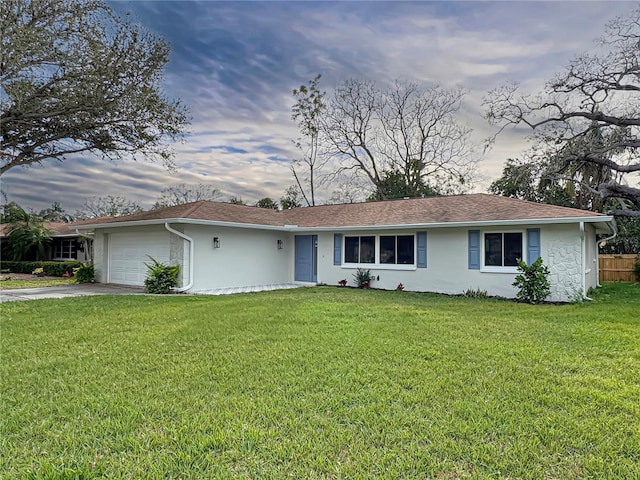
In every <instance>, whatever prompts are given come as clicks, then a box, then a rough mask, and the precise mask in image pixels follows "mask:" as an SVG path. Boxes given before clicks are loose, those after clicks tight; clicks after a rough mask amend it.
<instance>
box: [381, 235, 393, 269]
mask: <svg viewBox="0 0 640 480" xmlns="http://www.w3.org/2000/svg"><path fill="white" fill-rule="evenodd" d="M380 263H396V237H387V236H384V237H380Z"/></svg>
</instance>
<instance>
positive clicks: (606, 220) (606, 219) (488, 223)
mask: <svg viewBox="0 0 640 480" xmlns="http://www.w3.org/2000/svg"><path fill="white" fill-rule="evenodd" d="M612 221H614V220H613V217H612V216H610V215H598V216H590V217H562V218H526V219H517V220H484V221H468V222H434V223H403V224H393V225H345V226H327V227H304V226H298V225H282V226H280V225H264V224H256V223H235V222H222V221H217V220H200V219H192V218H163V219H153V220H134V221H130V222H109V223H96V224H85V225H78V226H77V227H76V228H77V229H78V230H94V229H100V228H122V227H134V226H146V225H163V224H165V223H184V224H191V225H210V226H218V227H233V228H248V229H259V230H272V231H280V232H282V231H285V232H287V231H288V232H293V231H314V232H328V231H342V230H351V231H358V230H400V229H417V228H455V227H458V228H464V227H493V226H505V225H506V226H509V225H513V226H518V225H531V224H536V225H544V224H566V223H578V222H586V223H597V224H603V225H605V226H606V228H607V230H610V229H611V227H610V225H609V224H610V223H611V222H612Z"/></svg>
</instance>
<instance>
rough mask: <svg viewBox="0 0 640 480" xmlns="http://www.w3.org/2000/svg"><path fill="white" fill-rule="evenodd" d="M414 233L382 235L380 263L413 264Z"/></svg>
mask: <svg viewBox="0 0 640 480" xmlns="http://www.w3.org/2000/svg"><path fill="white" fill-rule="evenodd" d="M414 251H415V249H414V236H413V235H382V236H380V263H381V264H391V265H413V264H414V263H415V262H414Z"/></svg>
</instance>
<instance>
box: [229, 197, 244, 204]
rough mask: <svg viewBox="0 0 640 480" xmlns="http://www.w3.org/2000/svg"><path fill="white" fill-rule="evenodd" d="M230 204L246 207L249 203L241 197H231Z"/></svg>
mask: <svg viewBox="0 0 640 480" xmlns="http://www.w3.org/2000/svg"><path fill="white" fill-rule="evenodd" d="M229 203H231V204H233V205H246V204H247V202H246V201H244V200H243V199H242V198H241V197H236V196H233V197H230V198H229Z"/></svg>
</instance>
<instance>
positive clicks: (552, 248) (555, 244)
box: [541, 223, 583, 302]
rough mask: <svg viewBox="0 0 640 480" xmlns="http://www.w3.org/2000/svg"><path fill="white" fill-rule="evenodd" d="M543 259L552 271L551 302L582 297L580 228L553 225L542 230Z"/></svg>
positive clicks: (577, 226)
mask: <svg viewBox="0 0 640 480" xmlns="http://www.w3.org/2000/svg"><path fill="white" fill-rule="evenodd" d="M541 256H542V260H543V261H544V264H545V265H546V266H547V267H548V268H549V281H550V282H551V294H550V295H549V297H548V300H550V301H559V302H567V301H572V300H575V299H576V298H580V297H581V295H582V278H583V266H582V243H581V239H580V225H579V224H577V223H573V224H565V225H550V226H547V227H546V228H544V229H542V233H541Z"/></svg>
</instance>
